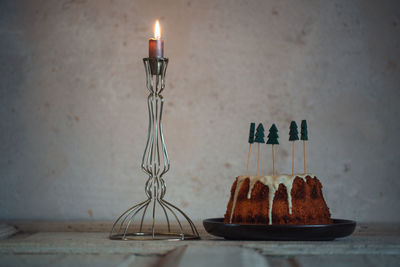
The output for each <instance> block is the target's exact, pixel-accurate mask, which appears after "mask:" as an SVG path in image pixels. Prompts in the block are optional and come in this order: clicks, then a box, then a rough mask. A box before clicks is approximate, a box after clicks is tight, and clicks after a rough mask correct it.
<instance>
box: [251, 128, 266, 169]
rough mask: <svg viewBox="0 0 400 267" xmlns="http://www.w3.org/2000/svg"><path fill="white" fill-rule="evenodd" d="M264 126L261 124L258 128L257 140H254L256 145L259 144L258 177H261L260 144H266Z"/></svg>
mask: <svg viewBox="0 0 400 267" xmlns="http://www.w3.org/2000/svg"><path fill="white" fill-rule="evenodd" d="M264 136H265V135H264V126H263V125H262V123H260V124H259V125H258V126H257V130H256V139H255V140H254V141H255V142H256V143H258V147H257V176H259V175H260V143H264V142H265V141H264Z"/></svg>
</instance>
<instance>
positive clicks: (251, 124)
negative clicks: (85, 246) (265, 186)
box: [246, 122, 256, 176]
mask: <svg viewBox="0 0 400 267" xmlns="http://www.w3.org/2000/svg"><path fill="white" fill-rule="evenodd" d="M255 128H256V124H255V123H254V122H252V123H250V133H249V154H248V155H247V166H246V176H248V175H249V162H250V153H251V144H253V143H254V130H255Z"/></svg>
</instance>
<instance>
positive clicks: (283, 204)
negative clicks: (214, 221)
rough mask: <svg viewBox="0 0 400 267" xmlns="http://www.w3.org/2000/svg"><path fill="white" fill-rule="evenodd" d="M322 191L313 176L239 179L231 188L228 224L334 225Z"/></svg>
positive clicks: (248, 177)
mask: <svg viewBox="0 0 400 267" xmlns="http://www.w3.org/2000/svg"><path fill="white" fill-rule="evenodd" d="M321 189H322V185H321V182H320V181H319V180H318V179H317V177H316V176H314V175H312V174H301V175H300V174H296V175H277V176H239V177H237V178H236V180H235V182H234V183H233V185H232V188H231V196H230V200H229V203H228V207H227V211H226V214H225V218H224V222H225V223H241V224H330V223H332V219H331V215H330V213H329V208H328V206H327V205H326V203H325V200H324V197H323V195H322V190H321ZM271 207H272V208H271Z"/></svg>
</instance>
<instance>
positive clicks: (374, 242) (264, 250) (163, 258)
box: [0, 222, 400, 267]
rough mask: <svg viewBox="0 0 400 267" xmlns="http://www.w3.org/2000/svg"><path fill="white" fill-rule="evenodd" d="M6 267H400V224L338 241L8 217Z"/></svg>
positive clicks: (2, 253)
mask: <svg viewBox="0 0 400 267" xmlns="http://www.w3.org/2000/svg"><path fill="white" fill-rule="evenodd" d="M8 223H9V224H14V225H16V226H17V227H18V228H19V229H20V233H18V234H16V235H14V236H12V237H11V238H9V239H6V240H0V266H139V267H140V266H190V267H195V266H400V225H389V224H374V225H372V224H364V225H361V226H360V225H359V226H357V229H356V231H355V233H354V234H353V235H352V236H350V237H347V238H342V239H337V240H334V241H313V242H287V241H285V242H282V241H281V242H276V241H228V240H224V239H221V238H216V237H213V236H211V235H209V234H207V233H206V232H205V231H204V229H203V227H202V226H201V224H197V225H198V230H199V232H200V234H201V238H202V239H201V240H197V241H114V240H110V239H108V229H110V228H109V227H110V225H109V223H98V222H95V223H79V222H78V223H48V222H8Z"/></svg>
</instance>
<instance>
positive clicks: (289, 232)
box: [203, 218, 356, 241]
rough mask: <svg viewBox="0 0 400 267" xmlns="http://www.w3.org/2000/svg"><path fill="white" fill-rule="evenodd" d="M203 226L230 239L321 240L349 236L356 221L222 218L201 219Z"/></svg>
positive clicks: (213, 233) (214, 233)
mask: <svg viewBox="0 0 400 267" xmlns="http://www.w3.org/2000/svg"><path fill="white" fill-rule="evenodd" d="M203 225H204V228H205V229H206V231H207V232H208V233H210V234H212V235H215V236H220V237H223V238H225V239H231V240H280V241H321V240H334V239H335V238H339V237H345V236H349V235H351V234H352V233H353V232H354V229H355V228H356V222H355V221H350V220H341V219H333V223H332V224H322V225H264V224H263V225H260V224H230V223H224V218H212V219H206V220H204V221H203Z"/></svg>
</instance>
